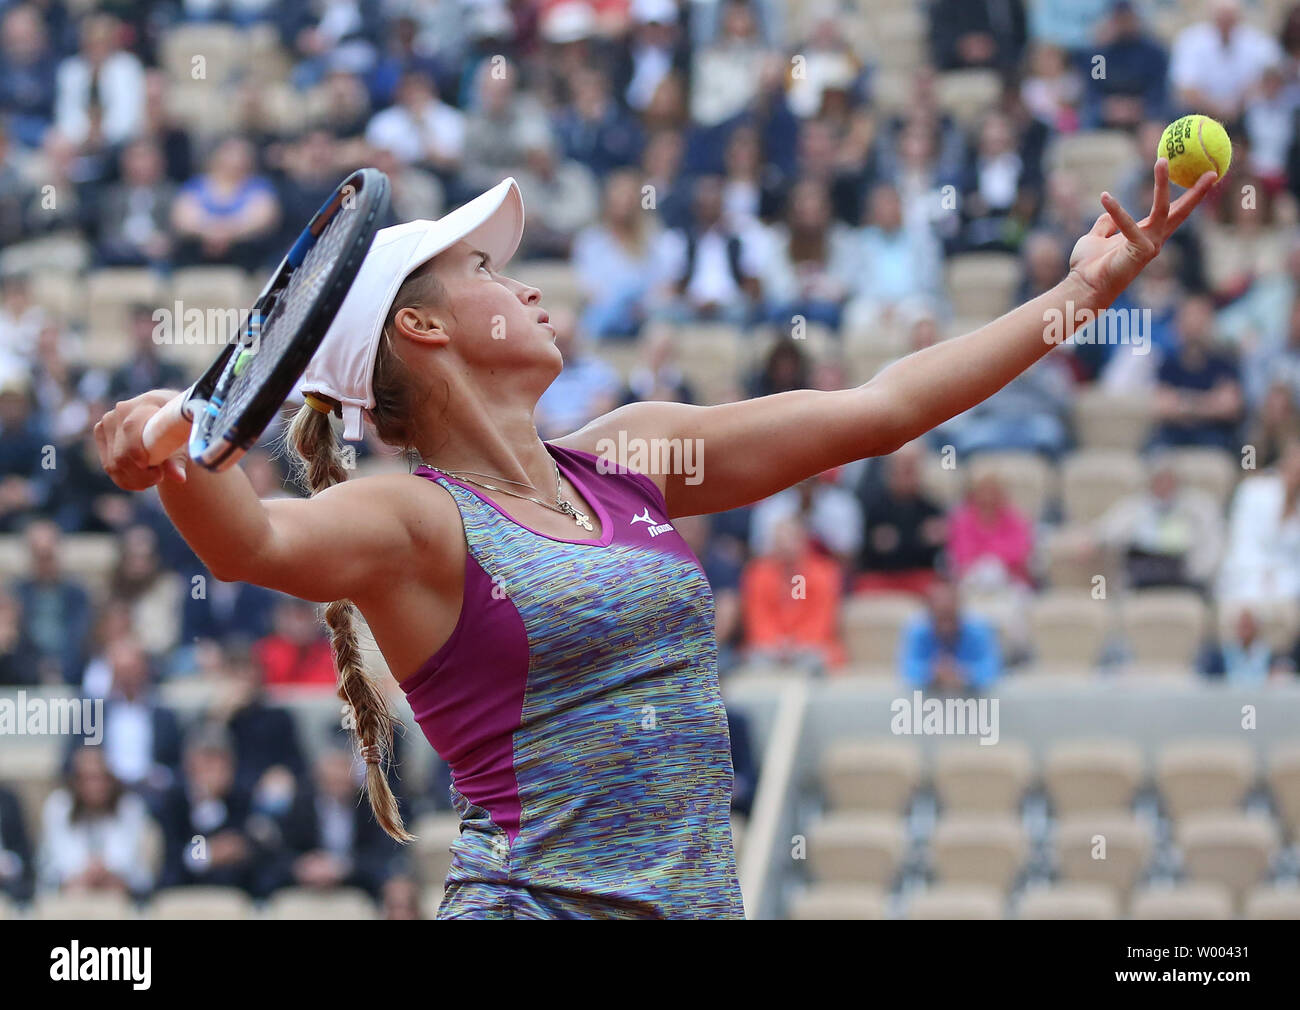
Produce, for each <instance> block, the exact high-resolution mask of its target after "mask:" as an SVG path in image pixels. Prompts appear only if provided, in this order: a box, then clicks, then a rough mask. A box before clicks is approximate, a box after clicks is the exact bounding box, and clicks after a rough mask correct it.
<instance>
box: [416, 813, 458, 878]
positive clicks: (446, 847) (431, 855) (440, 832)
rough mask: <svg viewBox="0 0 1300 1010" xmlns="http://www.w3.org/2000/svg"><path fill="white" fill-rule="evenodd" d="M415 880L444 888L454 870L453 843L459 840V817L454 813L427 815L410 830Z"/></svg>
mask: <svg viewBox="0 0 1300 1010" xmlns="http://www.w3.org/2000/svg"><path fill="white" fill-rule="evenodd" d="M411 834H413V835H415V841H414V842H412V843H411V848H412V849H413V850H414V851H413V853H412V855H413V856H414V862H415V873H416V878H417V879H418V880H419V881H420V883H422V884H424V885H426V886H435V885H436V886H438V887H441V886H442V884H443V881H445V880H446V879H447V871H448V870H449V869H451V851H450V846H451V843H452V842H454V841H455V840H456V839H457V838H459V837H460V817H459V816H458V815H456V814H454V813H438V814H426V815H425V816H424V817H421V818H420V819H419V820H418V821H417V822H416V824H415V827H413V828H412V829H411Z"/></svg>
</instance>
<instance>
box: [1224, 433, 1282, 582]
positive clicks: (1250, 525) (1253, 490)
mask: <svg viewBox="0 0 1300 1010" xmlns="http://www.w3.org/2000/svg"><path fill="white" fill-rule="evenodd" d="M1298 504H1300V441H1297V440H1296V438H1295V436H1294V434H1293V435H1292V437H1291V439H1289V440H1288V441H1287V443H1286V446H1285V448H1284V449H1283V451H1282V456H1281V459H1280V460H1279V462H1278V464H1277V467H1276V468H1275V469H1273V470H1271V471H1265V472H1263V473H1260V474H1256V475H1253V476H1249V477H1246V478H1244V479H1243V480H1242V481H1241V483H1240V484H1238V485H1237V490H1236V492H1235V493H1234V494H1233V497H1232V505H1231V507H1230V509H1229V511H1228V543H1227V547H1226V549H1225V550H1224V554H1223V564H1222V566H1221V567H1220V569H1219V579H1218V584H1217V587H1216V588H1217V596H1218V599H1219V601H1220V602H1223V601H1258V602H1263V603H1269V602H1274V601H1279V600H1286V601H1296V600H1300V514H1298V513H1297V505H1298Z"/></svg>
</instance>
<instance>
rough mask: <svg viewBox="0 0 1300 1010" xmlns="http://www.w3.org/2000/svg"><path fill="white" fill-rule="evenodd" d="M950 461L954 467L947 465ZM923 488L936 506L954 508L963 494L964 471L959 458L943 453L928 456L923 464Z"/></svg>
mask: <svg viewBox="0 0 1300 1010" xmlns="http://www.w3.org/2000/svg"><path fill="white" fill-rule="evenodd" d="M949 460H951V463H952V465H951V466H948V465H945V464H946V463H947V462H948V461H949ZM921 488H922V490H923V491H924V492H925V494H926V495H928V496H929V497H930V498H932V499H933V500H934V503H935V504H936V505H938V506H940V507H942V508H952V506H953V505H955V504H956V503H957V502H959V501H960V500H961V494H962V470H961V468H960V466H959V465H958V460H957V458H956V457H955V456H953V457H945V456H944V455H943V454H942V453H929V454H927V455H926V457H925V459H924V460H923V461H922V463H921Z"/></svg>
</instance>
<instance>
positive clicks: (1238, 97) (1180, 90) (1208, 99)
mask: <svg viewBox="0 0 1300 1010" xmlns="http://www.w3.org/2000/svg"><path fill="white" fill-rule="evenodd" d="M1281 58H1282V48H1281V46H1280V45H1279V44H1278V42H1277V40H1276V39H1274V38H1273V36H1271V35H1269V34H1267V33H1266V32H1263V31H1261V30H1260V29H1258V28H1256V27H1254V26H1253V25H1248V24H1244V23H1243V22H1242V20H1241V4H1240V2H1239V0H1214V4H1213V6H1212V7H1211V20H1209V21H1201V22H1198V23H1197V24H1194V25H1189V26H1188V27H1187V28H1184V29H1183V30H1182V32H1180V33H1179V35H1178V37H1177V38H1176V39H1174V44H1173V46H1172V47H1171V49H1170V60H1169V82H1170V83H1171V84H1172V85H1173V89H1174V95H1175V98H1176V100H1177V103H1178V104H1180V105H1182V106H1183V107H1185V108H1187V109H1194V110H1196V111H1197V112H1200V113H1204V114H1205V115H1207V116H1213V117H1214V118H1215V119H1221V120H1224V121H1225V122H1228V123H1231V122H1233V121H1235V120H1236V119H1238V118H1239V117H1240V116H1241V113H1242V109H1243V107H1244V105H1245V100H1246V99H1247V97H1249V94H1250V91H1251V89H1252V88H1254V87H1255V85H1256V84H1257V83H1258V82H1259V79H1260V77H1262V76H1263V74H1264V71H1265V70H1266V69H1267V68H1268V67H1270V66H1273V65H1274V64H1275V63H1277V62H1278V61H1279V60H1281ZM1207 68H1212V69H1207Z"/></svg>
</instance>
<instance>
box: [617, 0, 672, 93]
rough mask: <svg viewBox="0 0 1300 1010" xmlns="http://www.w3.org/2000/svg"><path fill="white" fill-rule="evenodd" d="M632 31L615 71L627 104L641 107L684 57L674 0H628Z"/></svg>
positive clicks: (618, 84)
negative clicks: (629, 0) (629, 1)
mask: <svg viewBox="0 0 1300 1010" xmlns="http://www.w3.org/2000/svg"><path fill="white" fill-rule="evenodd" d="M628 6H629V13H630V14H631V17H632V31H631V35H630V37H629V39H628V44H627V47H626V49H625V51H624V52H623V53H622V54H621V56H620V60H619V63H618V66H617V69H616V72H615V81H616V83H617V86H618V91H619V93H620V94H621V95H622V97H623V100H624V101H625V102H626V103H627V105H628V107H629V108H631V109H634V110H636V111H638V112H639V111H643V110H644V109H645V108H646V107H647V106H648V105H649V104H650V100H651V98H652V97H653V96H654V94H655V92H656V91H657V90H658V88H659V85H660V84H661V83H662V82H663V80H664V78H665V76H667V75H668V74H669V73H671V72H672V71H673V68H674V67H675V66H676V67H681V66H683V65H684V63H685V60H686V59H687V47H686V46H685V45H684V40H683V38H682V33H681V31H680V29H679V27H678V17H679V15H678V10H677V4H676V3H675V2H674V0H631V3H629V5H628Z"/></svg>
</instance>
